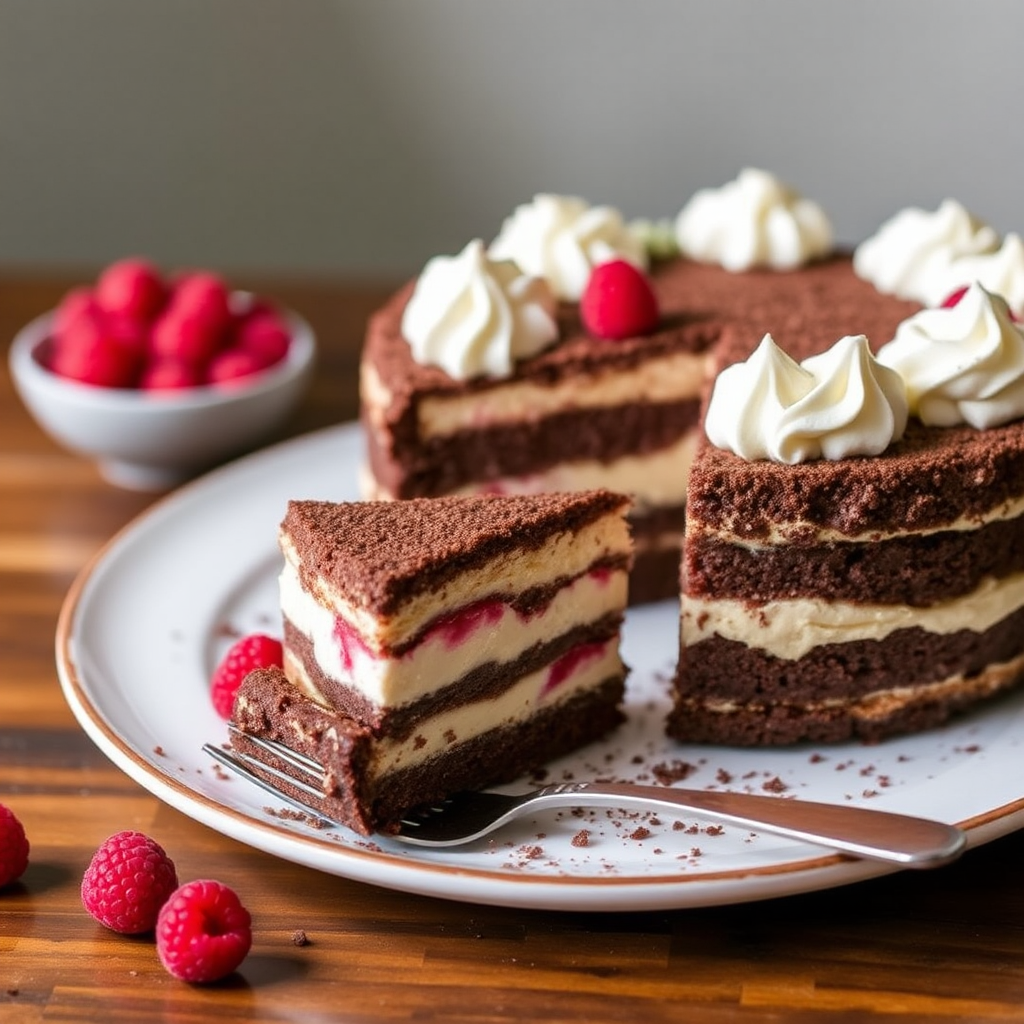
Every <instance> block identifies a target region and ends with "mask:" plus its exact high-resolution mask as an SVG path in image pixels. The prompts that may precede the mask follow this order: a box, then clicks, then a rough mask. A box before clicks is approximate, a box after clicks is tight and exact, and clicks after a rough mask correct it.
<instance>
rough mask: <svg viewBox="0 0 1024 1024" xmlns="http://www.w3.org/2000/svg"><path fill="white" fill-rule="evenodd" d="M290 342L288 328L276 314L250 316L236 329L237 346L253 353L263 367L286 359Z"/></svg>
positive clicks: (240, 322) (267, 313)
mask: <svg viewBox="0 0 1024 1024" xmlns="http://www.w3.org/2000/svg"><path fill="white" fill-rule="evenodd" d="M290 340H291V336H290V335H289V333H288V328H287V326H286V325H285V323H284V321H282V320H281V318H280V317H279V316H278V315H277V314H276V313H271V312H260V313H256V314H250V315H249V316H246V317H245V318H244V319H242V320H240V321H239V322H238V325H237V327H236V328H235V344H236V345H237V346H238V347H239V348H243V349H245V350H246V351H248V352H252V353H253V354H254V355H255V356H256V357H257V358H258V359H259V360H260V364H261V366H273V365H274V363H279V362H280V361H281V360H282V359H284V357H285V354H286V353H287V352H288V345H289V342H290Z"/></svg>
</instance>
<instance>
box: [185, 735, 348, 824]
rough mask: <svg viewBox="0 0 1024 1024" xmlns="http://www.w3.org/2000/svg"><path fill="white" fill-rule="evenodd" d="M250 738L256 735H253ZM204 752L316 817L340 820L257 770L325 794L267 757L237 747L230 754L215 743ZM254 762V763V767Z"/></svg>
mask: <svg viewBox="0 0 1024 1024" xmlns="http://www.w3.org/2000/svg"><path fill="white" fill-rule="evenodd" d="M249 738H250V739H251V738H252V737H249ZM203 752H204V753H206V754H209V755H210V757H212V758H213V759H214V760H215V761H217V762H219V763H220V764H222V765H224V767H225V768H229V769H231V771H233V772H234V773H235V774H236V775H238V776H240V777H241V778H243V779H245V780H246V781H247V782H251V783H253V785H256V786H259V788H260V789H262V790H263V791H264V792H265V793H269V794H270V795H271V796H273V797H275V798H276V799H278V800H283V801H285V802H286V803H289V804H291V805H292V807H295V808H296V809H297V810H300V811H303V812H305V813H306V814H308V815H310V816H311V817H313V818H314V819H316V820H317V821H320V822H325V823H327V824H330V825H336V824H337V822H335V821H333V820H332V819H331V818H328V817H326V816H325V815H324V814H322V813H321V812H320V811H318V810H317V809H316V808H315V807H312V806H310V805H309V804H307V803H304V802H303V801H302V800H300V799H299V798H298V797H296V796H292V794H291V793H287V792H285V791H284V790H283V789H281V788H280V787H279V786H275V785H274V783H272V782H270V781H268V780H267V779H265V778H263V776H261V775H259V774H258V773H257V772H255V771H253V768H258V769H259V771H261V772H266V773H267V774H268V775H272V776H273V777H274V778H277V779H280V780H281V781H282V782H284V783H286V784H287V785H289V786H291V787H293V788H295V789H297V790H299V791H300V792H302V793H305V794H307V795H309V796H311V797H315V798H319V797H321V796H322V795H323V794H322V793H321V792H320V790H318V789H314V788H313V787H312V786H309V785H307V784H306V783H304V782H301V781H300V780H298V779H295V778H292V776H290V775H288V774H287V773H285V772H283V771H281V770H280V769H278V768H274V767H273V765H269V764H267V763H266V762H264V761H260V760H259V759H258V758H256V757H252V756H251V755H248V754H244V753H241V752H239V751H236V752H235V753H234V754H229V753H228V752H227V751H226V750H224V749H223V747H217V746H214V745H213V744H212V743H204V744H203ZM250 766H251V767H250Z"/></svg>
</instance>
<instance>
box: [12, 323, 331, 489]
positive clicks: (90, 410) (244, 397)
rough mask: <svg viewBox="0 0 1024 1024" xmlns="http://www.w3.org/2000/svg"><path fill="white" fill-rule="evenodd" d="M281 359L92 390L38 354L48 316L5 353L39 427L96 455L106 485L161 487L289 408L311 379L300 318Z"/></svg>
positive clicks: (268, 426) (222, 455) (248, 440)
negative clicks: (247, 368) (215, 376)
mask: <svg viewBox="0 0 1024 1024" xmlns="http://www.w3.org/2000/svg"><path fill="white" fill-rule="evenodd" d="M285 317H286V320H287V322H288V324H289V327H290V329H291V335H292V338H291V344H290V345H289V347H288V353H287V355H286V356H285V358H284V359H283V360H282V361H281V362H280V363H278V364H276V365H275V366H273V367H271V368H269V369H268V370H266V371H265V372H263V373H261V374H259V376H254V377H253V379H252V383H244V384H243V383H238V384H236V385H235V386H234V387H222V386H207V387H197V388H188V389H185V390H178V391H161V392H145V391H135V390H131V389H122V388H104V387H96V386H93V385H90V384H81V383H79V382H78V381H74V380H68V379H67V378H64V377H60V376H58V375H57V374H55V373H52V372H51V371H50V370H48V369H46V368H45V367H44V366H43V364H42V363H41V362H40V361H39V360H38V359H37V358H36V356H35V353H36V351H37V350H38V349H39V346H40V345H42V344H43V343H44V342H45V341H46V340H47V338H48V337H49V336H50V326H51V323H52V320H53V313H52V311H51V312H50V313H44V314H43V315H42V316H40V317H37V318H36V319H35V320H33V321H32V322H31V323H29V324H27V325H26V326H25V327H23V328H22V329H21V330H20V331H19V332H18V334H17V336H16V337H15V339H14V342H13V344H12V346H11V351H10V366H11V376H12V377H13V379H14V385H15V387H16V389H17V391H18V394H19V395H20V396H21V398H22V401H24V403H25V405H26V406H27V407H28V409H29V411H30V412H31V413H32V415H33V416H35V418H36V420H37V421H38V422H39V424H40V425H41V426H42V427H43V429H44V430H46V432H47V433H48V434H49V435H50V436H51V437H53V438H54V440H56V441H58V442H59V443H60V444H62V445H64V446H65V447H67V448H70V449H71V450H72V451H75V452H79V453H80V454H82V455H85V456H88V457H89V458H92V459H95V460H96V462H97V464H98V466H99V469H100V472H101V473H102V474H103V476H104V477H105V478H106V479H107V480H109V481H110V482H111V483H114V484H117V485H119V486H121V487H127V488H131V489H133V490H164V489H167V488H169V487H173V486H175V485H176V484H178V483H180V482H181V481H183V480H185V479H188V478H189V477H191V476H194V475H196V474H197V473H199V472H201V471H202V470H204V469H208V468H210V467H211V466H214V465H216V464H217V463H219V462H223V461H224V460H225V459H227V458H229V457H231V456H233V455H240V454H242V453H243V452H246V451H249V450H252V449H253V448H256V447H258V446H259V444H260V442H261V441H263V440H265V439H267V438H268V437H269V435H270V434H271V433H272V432H273V430H274V429H275V428H276V427H277V426H279V425H280V424H281V422H282V421H283V420H284V419H285V417H286V416H287V415H288V413H289V412H290V411H291V410H292V409H293V408H294V406H295V405H296V403H297V402H298V400H299V399H300V398H301V397H302V394H303V393H304V391H305V390H306V387H307V385H308V383H309V379H310V375H311V373H312V370H313V362H314V356H315V352H316V343H315V339H314V337H313V332H312V330H311V329H310V327H309V324H307V323H306V321H305V320H303V319H302V318H301V317H299V316H297V315H296V314H294V313H291V312H288V313H286V314H285Z"/></svg>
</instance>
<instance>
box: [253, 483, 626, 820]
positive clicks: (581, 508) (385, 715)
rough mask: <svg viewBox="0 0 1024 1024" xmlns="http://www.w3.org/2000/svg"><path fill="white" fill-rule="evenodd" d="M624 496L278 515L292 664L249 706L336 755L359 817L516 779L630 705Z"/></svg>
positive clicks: (301, 742)
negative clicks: (624, 627)
mask: <svg viewBox="0 0 1024 1024" xmlns="http://www.w3.org/2000/svg"><path fill="white" fill-rule="evenodd" d="M628 505H629V502H628V499H627V498H625V497H623V496H621V495H618V494H615V493H612V492H609V491H588V492H580V493H573V494H558V495H554V494H552V495H537V496H519V497H495V496H475V497H450V498H437V499H416V500H410V501H397V502H354V503H342V504H335V503H330V502H320V501H293V502H291V503H290V504H289V506H288V510H287V513H286V515H285V518H284V521H283V523H282V524H281V529H280V544H281V550H282V552H283V554H284V568H283V571H282V573H281V608H282V613H283V619H284V671H283V672H278V671H272V670H271V671H265V672H260V673H254V674H253V675H252V676H250V677H249V678H247V679H246V680H245V682H244V684H243V686H242V688H241V690H240V692H239V696H238V699H237V700H236V703H235V710H234V719H235V724H236V725H237V726H238V727H239V728H240V729H241V730H242V732H243V736H242V737H240V738H239V739H238V740H237V744H238V745H240V746H244V745H245V743H246V739H245V735H244V734H246V733H248V734H252V735H255V736H265V737H268V738H273V739H277V740H280V741H282V742H284V743H285V744H287V745H288V746H290V747H292V748H293V749H296V750H299V751H301V752H303V753H306V754H309V755H311V756H312V757H314V758H315V759H316V760H318V761H319V762H320V763H321V764H322V765H323V766H324V767H325V769H326V773H327V780H326V783H325V786H324V791H323V799H322V801H320V809H321V810H322V811H323V812H324V813H325V814H327V815H328V816H330V817H332V818H334V819H336V820H339V821H341V822H343V823H345V824H347V825H349V826H350V827H352V828H354V829H356V830H357V831H359V832H363V833H369V832H371V831H376V830H381V829H386V828H387V826H388V824H389V823H392V822H394V821H395V820H396V819H397V818H398V817H399V816H400V815H401V814H402V812H404V811H405V810H408V809H409V808H411V807H413V806H415V805H417V804H420V803H424V802H427V801H431V800H436V799H439V798H441V797H443V796H444V795H445V794H447V793H450V792H454V791H457V790H460V789H474V788H480V787H483V786H486V785H490V784H493V783H497V782H502V781H509V780H511V779H513V778H515V777H516V776H518V775H521V774H522V773H524V772H525V771H528V770H530V769H532V768H535V767H537V766H539V765H541V764H542V763H544V762H545V761H548V760H550V759H553V758H556V757H558V756H561V755H562V754H565V753H567V752H569V751H571V750H573V749H575V748H577V747H579V746H581V745H583V744H586V743H588V742H590V741H591V740H594V739H597V738H598V737H600V736H601V735H603V734H604V733H606V732H608V731H609V730H610V729H612V728H613V727H614V726H616V725H617V724H618V723H619V721H620V720H621V717H622V713H621V710H620V703H621V700H622V695H623V684H624V680H625V675H626V669H625V667H624V665H623V664H622V661H621V659H620V656H619V632H620V627H621V624H622V619H623V612H624V607H625V603H626V595H627V589H628V574H629V569H630V565H631V559H632V546H631V538H630V535H629V528H628V525H627V523H626V519H625V514H626V512H627V509H628Z"/></svg>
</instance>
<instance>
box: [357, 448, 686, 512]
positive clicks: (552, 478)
mask: <svg viewBox="0 0 1024 1024" xmlns="http://www.w3.org/2000/svg"><path fill="white" fill-rule="evenodd" d="M699 436H700V432H699V431H698V430H697V429H693V430H688V431H687V432H686V433H685V434H683V435H682V436H681V437H680V438H679V439H678V440H677V441H674V442H673V443H672V444H670V445H667V446H666V447H665V448H659V449H658V450H657V451H654V452H649V453H647V454H645V455H626V456H623V457H622V458H620V459H613V460H612V461H611V462H600V461H598V460H597V459H581V460H579V461H578V462H561V463H559V464H558V465H557V466H552V467H551V468H550V469H547V470H545V471H543V472H541V473H531V474H529V475H528V476H503V477H499V478H498V479H496V480H488V481H484V482H479V483H470V484H466V485H465V486H464V487H460V488H458V489H457V490H454V491H451V492H450V493H452V494H551V493H552V492H557V491H587V490H591V489H594V488H599V487H604V488H607V489H608V490H610V491H618V492H619V493H620V494H628V495H630V496H631V497H632V498H633V509H634V511H635V512H639V513H643V512H645V511H647V510H649V509H653V508H658V507H661V506H666V505H669V506H671V505H682V504H683V503H684V502H685V501H686V488H687V486H688V484H689V482H690V466H691V465H692V463H693V453H694V449H695V448H696V446H697V439H698V438H699ZM364 469H365V467H364ZM361 490H362V495H363V497H364V498H365V499H367V500H370V501H392V500H394V497H395V496H394V494H392V493H390V492H389V491H387V490H386V489H385V488H384V487H382V486H381V485H380V484H379V483H378V482H377V481H376V480H375V479H374V478H373V474H372V473H370V472H368V471H366V472H363V474H362V476H361Z"/></svg>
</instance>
